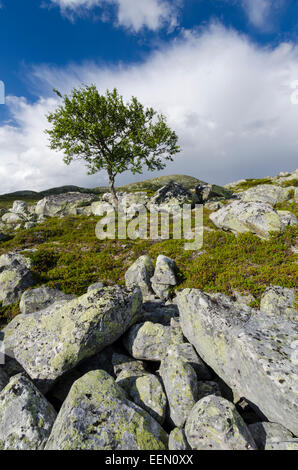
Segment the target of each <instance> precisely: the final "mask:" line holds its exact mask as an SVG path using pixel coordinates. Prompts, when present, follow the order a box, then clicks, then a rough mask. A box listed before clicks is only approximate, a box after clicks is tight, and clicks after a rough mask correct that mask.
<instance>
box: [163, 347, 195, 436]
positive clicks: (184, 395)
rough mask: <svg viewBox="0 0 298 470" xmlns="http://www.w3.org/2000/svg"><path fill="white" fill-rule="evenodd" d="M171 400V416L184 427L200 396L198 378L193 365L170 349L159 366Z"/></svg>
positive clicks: (178, 425)
mask: <svg viewBox="0 0 298 470" xmlns="http://www.w3.org/2000/svg"><path fill="white" fill-rule="evenodd" d="M159 373H160V376H161V378H162V380H163V384H164V387H165V390H166V394H167V397H168V401H169V408H170V418H171V420H172V422H173V423H174V424H175V426H177V427H179V428H182V427H183V426H184V423H185V421H186V419H187V417H188V416H189V414H190V412H191V410H192V408H193V407H194V405H195V403H196V401H197V398H198V379H197V375H196V372H195V370H194V369H193V368H192V366H191V365H190V364H189V363H187V362H184V361H183V360H181V359H179V358H177V356H175V355H174V354H172V352H171V349H168V351H167V354H166V355H165V357H164V358H163V360H162V361H161V364H160V368H159Z"/></svg>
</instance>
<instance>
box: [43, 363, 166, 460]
mask: <svg viewBox="0 0 298 470" xmlns="http://www.w3.org/2000/svg"><path fill="white" fill-rule="evenodd" d="M167 441H168V436H167V434H166V433H165V431H164V430H163V429H162V428H161V427H160V425H159V424H158V423H157V421H155V420H154V419H153V418H152V417H151V416H150V415H149V414H148V413H147V412H146V411H144V410H142V409H141V408H139V407H138V406H137V405H135V404H134V403H132V402H131V401H129V400H128V399H127V398H126V395H125V392H124V391H123V390H122V389H121V387H119V385H117V384H116V383H115V381H114V379H113V378H112V377H110V376H109V375H108V374H107V373H106V372H104V371H101V370H97V371H93V372H89V373H88V374H86V375H84V376H83V377H82V378H81V379H79V380H77V381H76V382H75V383H74V384H73V386H72V388H71V390H70V392H69V395H68V397H67V398H66V400H65V402H64V403H63V405H62V408H61V410H60V412H59V414H58V417H57V420H56V422H55V424H54V427H53V429H52V433H51V436H50V438H49V440H48V443H47V445H46V449H47V450H130V451H132V450H151V451H152V450H165V449H166V446H167Z"/></svg>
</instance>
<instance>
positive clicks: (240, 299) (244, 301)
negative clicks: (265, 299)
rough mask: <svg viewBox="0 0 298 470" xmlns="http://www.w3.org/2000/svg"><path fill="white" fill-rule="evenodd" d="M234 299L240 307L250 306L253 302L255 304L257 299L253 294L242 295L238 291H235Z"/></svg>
mask: <svg viewBox="0 0 298 470" xmlns="http://www.w3.org/2000/svg"><path fill="white" fill-rule="evenodd" d="M233 297H234V299H235V302H236V303H238V304H240V305H248V306H249V305H250V304H251V303H252V302H255V300H256V299H255V298H254V296H253V295H252V294H240V292H237V291H236V290H234V291H233Z"/></svg>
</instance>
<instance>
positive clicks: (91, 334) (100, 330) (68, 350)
mask: <svg viewBox="0 0 298 470" xmlns="http://www.w3.org/2000/svg"><path fill="white" fill-rule="evenodd" d="M141 302H142V295H141V292H140V289H139V288H134V289H125V288H121V287H119V286H115V287H105V288H103V289H99V290H94V291H91V292H88V293H87V294H85V295H83V296H81V297H79V298H77V299H74V300H72V301H70V302H68V303H66V304H65V305H64V306H62V307H61V308H59V309H57V310H56V309H54V310H51V309H50V310H49V311H48V312H47V313H46V314H45V313H40V312H36V313H32V314H26V315H24V314H21V315H18V316H17V317H15V318H14V319H13V320H12V321H11V322H10V323H9V325H7V327H6V328H5V329H4V345H5V349H6V354H7V355H9V354H11V355H13V356H14V357H15V358H16V359H17V361H18V362H19V364H21V365H22V366H23V368H24V369H25V371H26V372H27V373H28V375H29V376H30V377H31V379H32V380H33V381H34V382H35V383H36V384H37V386H38V387H39V388H40V389H41V390H42V391H44V392H46V391H47V390H49V388H50V387H51V386H52V385H53V384H54V382H55V381H56V380H57V379H58V378H59V377H60V376H61V375H63V374H64V373H65V372H67V371H69V370H70V369H72V368H74V367H75V366H76V365H77V364H79V363H80V362H81V361H82V360H83V359H86V358H88V357H91V356H93V355H94V354H96V353H97V352H99V351H101V350H103V349H104V348H105V347H106V346H108V345H110V344H112V343H113V342H115V341H116V340H117V339H118V338H119V337H120V336H121V335H122V334H123V333H124V332H125V331H126V330H127V329H128V328H129V327H130V326H131V325H132V324H133V323H135V322H136V321H137V319H138V316H139V313H140V310H141Z"/></svg>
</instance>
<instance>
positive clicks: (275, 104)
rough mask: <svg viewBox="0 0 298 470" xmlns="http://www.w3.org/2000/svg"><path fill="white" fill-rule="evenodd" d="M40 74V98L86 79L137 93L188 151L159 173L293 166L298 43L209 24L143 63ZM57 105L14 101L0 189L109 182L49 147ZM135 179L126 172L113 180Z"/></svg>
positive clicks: (226, 177)
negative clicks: (49, 119)
mask: <svg viewBox="0 0 298 470" xmlns="http://www.w3.org/2000/svg"><path fill="white" fill-rule="evenodd" d="M34 76H35V80H37V81H40V84H41V86H42V87H43V88H40V94H41V96H44V97H47V96H49V90H50V89H51V88H52V87H53V86H54V87H56V88H58V89H59V90H60V91H62V92H68V91H69V90H70V89H71V87H73V86H76V85H79V84H80V83H81V82H84V83H92V82H94V83H96V84H97V86H98V88H99V90H100V91H101V92H104V91H105V89H106V88H110V89H111V88H112V87H114V86H116V87H117V88H118V89H119V90H120V92H121V93H122V94H123V95H124V97H125V98H126V99H129V98H130V97H131V95H135V96H137V97H138V98H139V99H140V100H141V101H142V102H143V103H144V104H146V105H152V106H153V107H155V108H157V109H158V110H160V111H162V112H164V113H165V114H166V115H167V116H168V120H169V124H170V125H171V126H172V127H173V128H174V129H175V130H176V131H177V133H178V135H179V137H180V144H181V146H182V149H183V151H182V152H181V154H178V155H177V156H176V158H175V162H173V163H171V164H169V165H168V167H167V168H166V169H165V170H164V171H163V172H162V173H161V174H173V173H183V174H189V175H193V176H196V177H198V178H201V179H203V180H206V181H210V182H217V183H219V184H222V183H227V182H229V181H233V180H236V179H239V178H243V177H264V176H267V175H270V174H272V175H274V174H277V173H279V172H280V171H286V170H287V171H288V170H292V169H294V168H296V167H297V155H298V137H297V135H298V134H297V129H298V106H295V105H293V104H292V102H291V95H292V93H293V90H292V88H291V84H292V82H293V81H294V80H297V79H298V46H297V45H291V44H281V45H279V46H278V47H277V48H275V49H269V48H260V47H258V46H256V45H254V44H252V43H251V42H250V41H249V40H248V39H247V38H246V37H245V36H241V35H239V34H238V33H236V32H234V31H232V30H227V29H225V28H223V27H221V26H212V27H210V28H209V29H206V30H205V31H203V32H201V34H196V33H193V32H186V33H185V35H184V37H183V38H181V39H180V40H175V41H174V42H173V43H172V44H171V45H167V46H163V47H162V48H161V49H160V50H159V51H157V52H155V53H154V54H152V55H151V56H150V57H149V58H148V59H147V60H146V61H145V62H144V63H142V64H134V65H130V66H117V67H101V66H97V65H96V64H94V63H89V64H87V63H86V64H84V65H81V66H69V67H68V68H66V69H53V68H49V67H45V66H44V67H39V68H37V69H35V71H34ZM51 96H52V95H51ZM55 104H56V101H54V100H53V98H51V99H49V98H41V99H40V100H39V101H38V102H37V103H36V104H29V103H26V101H25V100H23V99H20V98H9V99H8V106H9V107H10V109H11V111H12V113H13V116H14V118H15V120H16V123H17V127H16V126H15V127H14V126H12V125H10V126H8V125H6V126H4V127H0V146H1V149H2V152H1V155H2V158H1V160H0V175H1V176H2V178H1V188H2V189H1V191H2V192H6V191H12V190H17V189H44V188H47V187H51V186H57V185H62V184H79V185H82V186H86V185H87V186H89V187H91V186H97V185H101V184H104V180H103V177H104V176H103V174H101V173H100V174H97V175H94V176H86V175H85V173H86V170H85V168H84V167H83V165H82V164H76V165H74V166H73V165H71V166H70V167H67V166H65V165H64V164H63V163H62V156H61V155H59V154H56V153H55V152H52V151H50V150H49V149H47V146H46V136H45V135H44V134H43V130H44V128H45V127H46V126H47V123H46V120H45V119H44V114H45V113H46V112H47V111H48V110H49V109H50V108H52V107H53V106H55ZM151 175H152V176H153V174H151V173H149V174H148V173H145V174H144V175H143V176H141V177H140V179H142V178H144V176H146V177H151ZM155 175H157V173H155ZM135 179H136V177H133V176H132V175H130V174H125V175H123V176H122V177H119V178H118V180H117V182H118V183H124V182H129V181H133V180H135Z"/></svg>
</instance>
